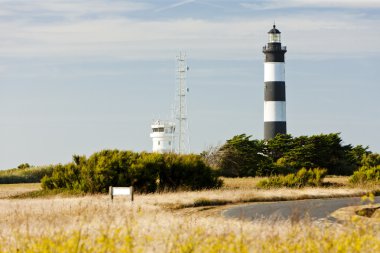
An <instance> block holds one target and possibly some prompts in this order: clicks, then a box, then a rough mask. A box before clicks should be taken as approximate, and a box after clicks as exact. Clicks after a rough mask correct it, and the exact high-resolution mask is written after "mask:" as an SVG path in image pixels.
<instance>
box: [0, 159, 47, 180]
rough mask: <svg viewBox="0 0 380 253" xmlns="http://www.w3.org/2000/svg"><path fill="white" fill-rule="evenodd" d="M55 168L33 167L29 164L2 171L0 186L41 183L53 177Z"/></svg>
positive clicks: (0, 173) (0, 172)
mask: <svg viewBox="0 0 380 253" xmlns="http://www.w3.org/2000/svg"><path fill="white" fill-rule="evenodd" d="M52 172H53V166H39V167H33V166H30V165H29V164H27V163H24V164H20V165H19V166H18V167H17V168H15V169H10V170H3V171H0V184H19V183H39V182H40V181H41V179H42V178H43V177H44V176H45V175H47V176H49V175H51V174H52Z"/></svg>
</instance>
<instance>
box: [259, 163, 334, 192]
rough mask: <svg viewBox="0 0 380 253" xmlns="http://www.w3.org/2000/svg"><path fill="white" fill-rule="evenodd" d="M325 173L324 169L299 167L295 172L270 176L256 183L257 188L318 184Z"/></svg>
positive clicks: (296, 186) (297, 186)
mask: <svg viewBox="0 0 380 253" xmlns="http://www.w3.org/2000/svg"><path fill="white" fill-rule="evenodd" d="M326 175H327V170H326V169H320V168H315V169H309V170H307V169H306V168H302V169H300V170H299V171H298V172H297V173H292V174H288V175H285V176H284V175H279V176H271V177H269V178H266V179H263V180H261V181H259V182H258V183H257V187H258V188H279V187H289V188H301V187H305V186H320V185H322V181H323V178H324V177H325V176H326Z"/></svg>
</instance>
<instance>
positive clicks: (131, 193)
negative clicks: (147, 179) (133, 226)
mask: <svg viewBox="0 0 380 253" xmlns="http://www.w3.org/2000/svg"><path fill="white" fill-rule="evenodd" d="M130 188H131V201H132V203H133V186H131V187H130Z"/></svg>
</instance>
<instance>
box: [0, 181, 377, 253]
mask: <svg viewBox="0 0 380 253" xmlns="http://www.w3.org/2000/svg"><path fill="white" fill-rule="evenodd" d="M340 180H343V179H340ZM256 182H257V179H232V180H229V181H228V180H226V182H225V186H224V188H222V189H219V190H208V191H199V192H177V193H160V194H158V193H157V194H147V195H137V196H136V198H135V202H134V203H133V204H131V203H130V202H129V201H127V200H126V199H124V198H122V197H117V198H115V200H114V202H111V201H110V199H109V198H108V197H107V196H105V195H91V196H83V197H66V198H62V197H48V198H35V199H27V198H26V199H9V198H5V199H4V198H3V199H0V227H1V232H0V252H376V251H380V227H379V225H376V224H374V223H370V222H366V221H363V220H361V221H360V222H355V221H352V222H348V223H345V224H338V223H334V224H331V223H323V222H318V223H316V222H310V221H308V220H303V221H300V222H296V223H294V222H292V221H282V222H278V221H273V220H258V221H255V222H245V221H239V220H227V219H224V218H222V217H221V216H220V215H219V212H212V211H211V212H210V209H208V208H202V207H194V208H193V207H191V206H194V203H197V201H198V202H200V200H202V199H203V200H209V201H210V203H211V202H212V201H215V200H219V201H222V200H223V201H230V202H231V203H241V202H244V201H249V200H250V199H251V200H254V199H258V200H260V199H276V198H279V197H282V198H284V199H285V198H302V197H321V196H322V197H330V196H333V195H342V194H362V193H364V192H365V191H366V190H363V189H356V188H349V187H347V186H341V187H330V188H306V189H297V190H291V189H274V190H257V189H255V188H254V185H255V183H256ZM38 188H39V185H38V184H21V185H1V186H0V195H1V196H11V195H12V194H13V193H14V192H26V191H33V190H36V189H38ZM184 207H187V208H184ZM206 209H207V210H206ZM211 210H212V209H211Z"/></svg>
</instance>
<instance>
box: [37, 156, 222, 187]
mask: <svg viewBox="0 0 380 253" xmlns="http://www.w3.org/2000/svg"><path fill="white" fill-rule="evenodd" d="M221 184H222V183H221V180H219V179H218V177H217V175H216V174H215V173H214V171H212V170H211V168H210V167H209V166H207V165H206V164H205V163H204V162H203V160H202V158H201V157H200V156H199V155H194V154H191V155H178V154H157V153H145V152H143V153H135V152H131V151H119V150H103V151H101V152H98V153H95V154H93V155H92V156H90V157H89V158H88V159H87V158H86V157H81V156H74V159H73V162H72V163H69V164H66V165H57V166H55V167H54V169H53V173H52V175H51V176H45V177H44V178H43V179H42V188H43V189H69V190H80V191H83V192H89V193H97V192H103V193H104V192H107V191H108V187H109V186H111V185H112V186H133V187H134V188H135V189H136V190H137V191H139V192H155V191H166V190H178V189H189V190H200V189H205V188H214V187H219V186H221Z"/></svg>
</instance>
